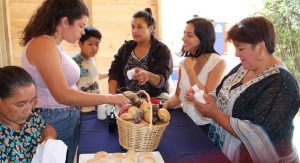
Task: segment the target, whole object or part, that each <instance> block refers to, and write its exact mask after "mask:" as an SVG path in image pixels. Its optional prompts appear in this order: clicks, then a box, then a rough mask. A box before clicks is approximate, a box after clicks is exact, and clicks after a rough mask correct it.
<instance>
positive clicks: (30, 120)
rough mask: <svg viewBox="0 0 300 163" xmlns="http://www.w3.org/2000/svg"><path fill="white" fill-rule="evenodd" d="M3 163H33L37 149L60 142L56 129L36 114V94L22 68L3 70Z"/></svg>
mask: <svg viewBox="0 0 300 163" xmlns="http://www.w3.org/2000/svg"><path fill="white" fill-rule="evenodd" d="M0 90H1V91H0V133H1V135H0V161H1V162H31V159H32V157H33V155H34V154H35V151H36V148H37V146H38V145H39V144H40V143H41V142H42V141H43V140H47V139H49V138H56V132H55V130H54V128H52V127H51V126H50V125H47V124H46V123H45V122H44V121H43V119H42V118H41V117H40V116H39V115H38V114H37V113H32V107H33V106H34V104H35V103H36V91H35V86H34V83H33V79H32V78H31V76H30V75H29V74H28V73H27V72H26V71H25V70H23V69H22V68H20V67H16V66H6V67H3V68H0Z"/></svg>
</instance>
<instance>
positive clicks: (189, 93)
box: [184, 88, 195, 102]
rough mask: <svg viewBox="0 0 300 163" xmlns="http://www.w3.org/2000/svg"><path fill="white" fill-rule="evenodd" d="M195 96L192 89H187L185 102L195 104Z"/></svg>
mask: <svg viewBox="0 0 300 163" xmlns="http://www.w3.org/2000/svg"><path fill="white" fill-rule="evenodd" d="M194 94H195V92H194V90H193V89H192V88H187V89H186V91H185V95H184V98H185V100H186V101H188V102H193V100H194Z"/></svg>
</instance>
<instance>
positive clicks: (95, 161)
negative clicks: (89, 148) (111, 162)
mask: <svg viewBox="0 0 300 163" xmlns="http://www.w3.org/2000/svg"><path fill="white" fill-rule="evenodd" d="M86 163H104V160H102V159H97V158H91V159H89V160H87V162H86Z"/></svg>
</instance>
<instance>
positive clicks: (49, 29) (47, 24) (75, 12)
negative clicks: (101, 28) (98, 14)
mask: <svg viewBox="0 0 300 163" xmlns="http://www.w3.org/2000/svg"><path fill="white" fill-rule="evenodd" d="M84 15H85V16H89V11H88V8H87V7H86V5H85V4H84V2H83V1H82V0H45V1H44V2H43V4H42V5H41V6H40V7H39V8H38V9H37V11H36V13H35V14H34V15H33V16H32V17H31V18H30V20H29V22H28V24H27V25H26V27H25V28H24V30H23V38H22V39H21V42H20V44H21V45H23V46H25V45H26V44H27V43H28V42H29V41H30V40H31V39H32V38H34V37H36V36H40V35H53V34H54V33H55V30H56V26H57V25H58V24H59V21H60V19H61V18H62V17H67V18H68V21H69V24H70V25H72V24H73V23H74V21H75V20H77V19H80V18H81V17H82V16H84Z"/></svg>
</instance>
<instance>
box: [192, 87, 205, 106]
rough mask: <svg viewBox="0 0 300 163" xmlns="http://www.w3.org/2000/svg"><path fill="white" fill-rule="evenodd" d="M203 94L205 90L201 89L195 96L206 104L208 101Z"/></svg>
mask: <svg viewBox="0 0 300 163" xmlns="http://www.w3.org/2000/svg"><path fill="white" fill-rule="evenodd" d="M203 95H204V91H203V90H200V91H199V92H197V93H195V94H194V97H195V99H196V100H197V101H198V102H201V103H202V104H206V101H205V100H204V98H203Z"/></svg>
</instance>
